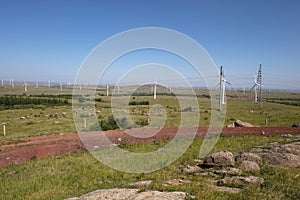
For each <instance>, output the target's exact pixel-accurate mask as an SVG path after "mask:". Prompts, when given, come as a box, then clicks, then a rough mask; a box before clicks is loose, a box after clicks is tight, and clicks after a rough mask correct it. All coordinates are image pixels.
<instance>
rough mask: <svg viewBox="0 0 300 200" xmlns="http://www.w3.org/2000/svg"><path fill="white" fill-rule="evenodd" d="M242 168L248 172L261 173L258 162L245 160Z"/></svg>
mask: <svg viewBox="0 0 300 200" xmlns="http://www.w3.org/2000/svg"><path fill="white" fill-rule="evenodd" d="M241 168H242V169H243V170H244V171H247V172H259V171H260V167H259V166H258V164H257V163H256V162H253V161H248V160H244V161H242V164H241Z"/></svg>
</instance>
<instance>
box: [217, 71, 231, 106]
mask: <svg viewBox="0 0 300 200" xmlns="http://www.w3.org/2000/svg"><path fill="white" fill-rule="evenodd" d="M226 83H227V84H229V85H231V83H229V82H228V81H227V80H225V79H224V69H223V66H221V68H220V83H219V84H218V85H220V110H222V105H224V104H226V102H225V88H226Z"/></svg>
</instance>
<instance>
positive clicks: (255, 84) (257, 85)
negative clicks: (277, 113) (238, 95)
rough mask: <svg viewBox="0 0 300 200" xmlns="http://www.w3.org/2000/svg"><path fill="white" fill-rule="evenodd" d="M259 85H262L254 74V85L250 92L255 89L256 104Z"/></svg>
mask: <svg viewBox="0 0 300 200" xmlns="http://www.w3.org/2000/svg"><path fill="white" fill-rule="evenodd" d="M258 87H260V85H259V83H258V82H257V79H256V77H255V75H254V85H253V86H252V88H251V89H250V92H251V91H252V90H253V89H254V104H256V103H257V89H258Z"/></svg>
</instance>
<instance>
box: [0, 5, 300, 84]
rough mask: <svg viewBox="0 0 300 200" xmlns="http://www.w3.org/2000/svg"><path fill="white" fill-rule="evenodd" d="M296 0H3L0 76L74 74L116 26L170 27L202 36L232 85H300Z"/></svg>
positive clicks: (118, 28) (64, 78)
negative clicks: (260, 81)
mask: <svg viewBox="0 0 300 200" xmlns="http://www.w3.org/2000/svg"><path fill="white" fill-rule="evenodd" d="M299 10H300V1H297V0H294V1H293V0H287V1H282V0H257V1H256V0H249V1H247V0H219V1H216V0H210V1H201V0H195V1H193V0H147V1H146V0H119V1H117V0H102V1H101V0H99V1H96V0H48V1H46V0H45V1H38V0H36V1H32V0H26V1H24V0H20V1H16V0H1V1H0V69H1V74H0V79H9V78H14V79H15V80H28V81H30V80H32V81H34V80H40V81H43V80H45V81H46V80H48V79H51V80H53V81H74V79H75V75H76V72H77V70H78V68H79V67H80V65H81V63H82V62H83V60H84V59H85V58H86V56H87V55H88V54H89V52H90V51H91V50H92V49H93V48H94V47H96V46H97V45H98V44H99V43H100V42H101V41H103V40H105V39H107V38H108V37H110V36H111V35H113V34H116V33H119V32H122V31H125V30H128V29H132V28H139V27H149V26H151V27H164V28H169V29H174V30H176V31H179V32H182V33H184V34H186V35H188V36H190V37H192V38H193V39H195V40H196V41H197V42H198V43H200V44H201V45H202V46H203V47H204V48H205V49H206V50H207V52H208V53H209V54H210V56H211V57H212V59H213V60H214V61H215V63H216V64H217V66H220V65H223V66H224V68H225V75H226V79H227V80H228V81H230V82H231V83H232V84H233V87H251V85H252V84H253V79H254V78H253V75H254V74H255V73H256V72H257V69H258V65H259V64H260V63H261V64H262V66H263V77H264V87H265V88H279V89H283V88H284V89H300V78H299V75H300V66H299V63H300V62H299V60H300V39H299V36H300V12H299Z"/></svg>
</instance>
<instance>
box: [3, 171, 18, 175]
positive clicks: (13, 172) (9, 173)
mask: <svg viewBox="0 0 300 200" xmlns="http://www.w3.org/2000/svg"><path fill="white" fill-rule="evenodd" d="M15 173H17V172H16V171H10V172H7V173H6V174H7V175H13V174H15Z"/></svg>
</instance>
